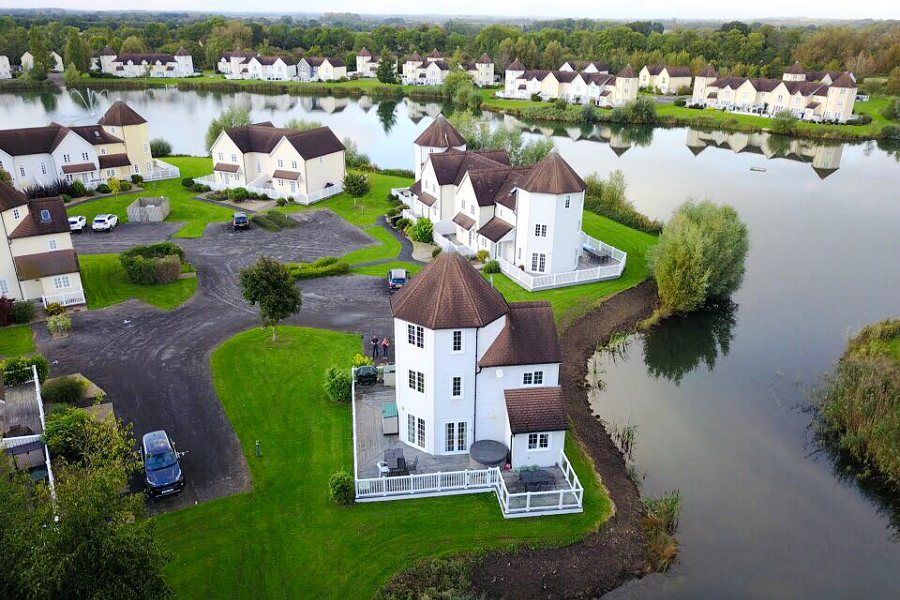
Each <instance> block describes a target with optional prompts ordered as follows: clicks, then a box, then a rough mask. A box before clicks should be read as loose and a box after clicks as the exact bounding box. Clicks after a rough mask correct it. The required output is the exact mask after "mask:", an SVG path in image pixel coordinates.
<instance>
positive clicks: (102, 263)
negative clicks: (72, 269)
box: [78, 254, 197, 310]
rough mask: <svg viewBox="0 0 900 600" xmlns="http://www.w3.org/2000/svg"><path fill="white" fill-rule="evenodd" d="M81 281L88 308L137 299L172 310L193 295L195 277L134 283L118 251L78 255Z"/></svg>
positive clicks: (195, 287)
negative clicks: (120, 259)
mask: <svg viewBox="0 0 900 600" xmlns="http://www.w3.org/2000/svg"><path fill="white" fill-rule="evenodd" d="M78 262H79V263H80V264H81V280H82V282H84V293H85V295H86V296H87V300H88V308H91V309H94V308H104V307H107V306H111V305H113V304H118V303H119V302H125V301H126V300H131V299H137V300H140V301H142V302H146V303H147V304H152V305H153V306H156V307H157V308H161V309H163V310H172V309H173V308H176V307H178V306H180V305H182V304H184V302H185V301H186V300H187V299H188V298H190V297H191V296H193V295H194V292H195V291H197V278H196V277H190V278H188V279H179V280H178V281H176V282H174V283H166V284H162V285H137V284H135V283H131V282H130V281H128V279H127V277H126V276H125V269H124V268H122V264H121V263H120V262H119V255H118V254H82V255H80V256H79V257H78Z"/></svg>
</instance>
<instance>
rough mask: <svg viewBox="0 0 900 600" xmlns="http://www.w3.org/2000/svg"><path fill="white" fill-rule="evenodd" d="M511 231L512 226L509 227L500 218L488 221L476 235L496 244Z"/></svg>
mask: <svg viewBox="0 0 900 600" xmlns="http://www.w3.org/2000/svg"><path fill="white" fill-rule="evenodd" d="M512 230H513V226H512V225H510V224H509V223H507V222H506V221H504V220H503V219H501V218H500V217H494V218H492V219H491V220H490V221H488V222H487V223H485V224H484V225H482V226H481V228H480V229H479V230H478V233H479V234H480V235H483V236H484V237H486V238H487V239H489V240H491V241H492V242H494V243H496V242H499V241H500V240H502V239H503V236H505V235H506V234H507V233H509V232H510V231H512Z"/></svg>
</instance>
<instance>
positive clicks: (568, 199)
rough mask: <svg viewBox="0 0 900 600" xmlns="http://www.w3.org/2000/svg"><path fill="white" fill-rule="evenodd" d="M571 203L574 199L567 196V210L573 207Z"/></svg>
mask: <svg viewBox="0 0 900 600" xmlns="http://www.w3.org/2000/svg"><path fill="white" fill-rule="evenodd" d="M571 202H572V197H571V196H568V195H567V196H566V208H569V206H571Z"/></svg>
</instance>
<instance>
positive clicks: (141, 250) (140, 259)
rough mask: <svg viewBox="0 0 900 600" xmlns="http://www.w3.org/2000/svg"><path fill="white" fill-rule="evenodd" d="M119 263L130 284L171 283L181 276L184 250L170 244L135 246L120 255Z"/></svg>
mask: <svg viewBox="0 0 900 600" xmlns="http://www.w3.org/2000/svg"><path fill="white" fill-rule="evenodd" d="M119 261H120V262H121V263H122V267H123V268H124V269H125V274H126V275H127V276H128V279H129V281H131V282H132V283H137V284H139V285H156V284H160V283H171V282H173V281H175V280H177V279H178V277H179V276H180V275H181V264H182V262H183V261H184V250H182V249H181V247H180V246H179V245H178V244H175V243H172V242H160V243H158V244H149V245H145V246H135V247H134V248H131V249H130V250H126V251H125V252H123V253H122V254H120V255H119Z"/></svg>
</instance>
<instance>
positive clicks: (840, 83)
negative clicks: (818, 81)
mask: <svg viewBox="0 0 900 600" xmlns="http://www.w3.org/2000/svg"><path fill="white" fill-rule="evenodd" d="M831 87H836V88H855V87H856V82H855V81H853V78H852V77H850V75H848V74H847V73H844V74H842V75H841V76H840V77H838V78H837V80H835V81H834V83H832V84H831Z"/></svg>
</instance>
